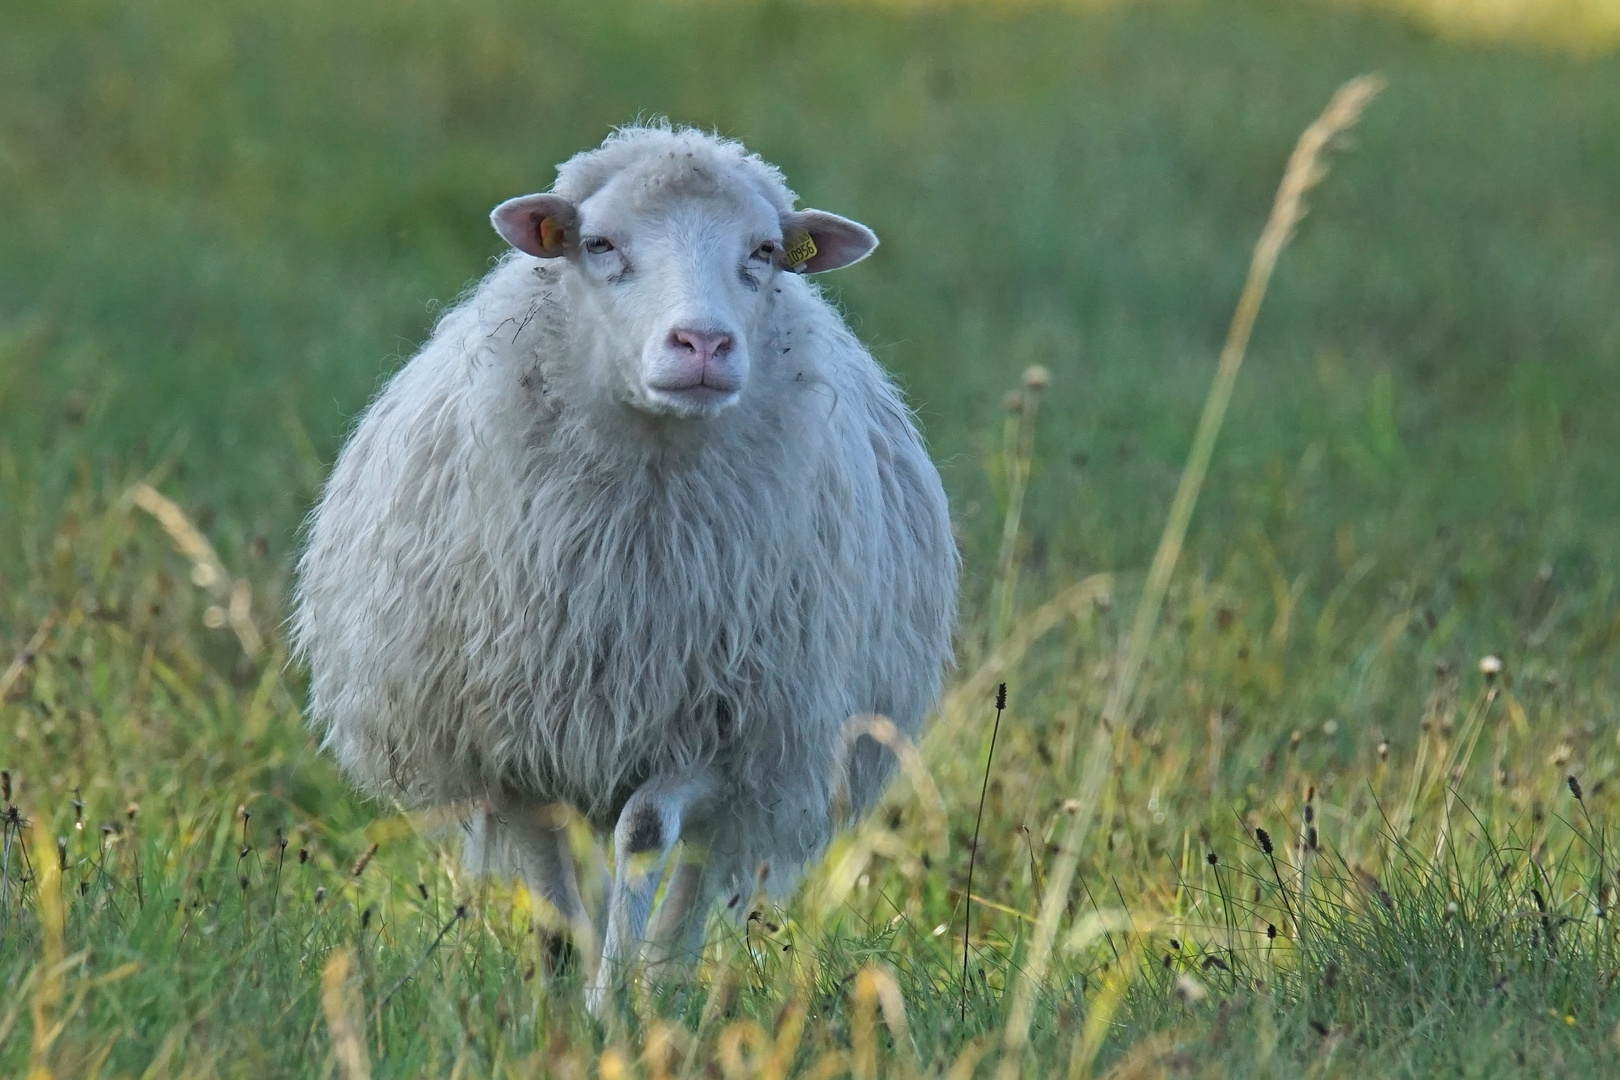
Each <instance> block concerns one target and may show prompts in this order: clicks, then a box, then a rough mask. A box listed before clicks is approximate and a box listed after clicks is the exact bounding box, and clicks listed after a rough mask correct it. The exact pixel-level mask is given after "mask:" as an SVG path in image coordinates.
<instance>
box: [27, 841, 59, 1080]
mask: <svg viewBox="0 0 1620 1080" xmlns="http://www.w3.org/2000/svg"><path fill="white" fill-rule="evenodd" d="M34 820H36V821H43V820H45V819H44V818H39V817H36V818H35V819H34ZM37 849H38V845H36V850H37ZM34 873H35V874H36V875H37V877H38V882H37V884H36V886H35V888H36V890H37V892H36V894H35V906H36V910H37V911H38V913H39V923H40V931H41V937H42V939H43V941H42V944H41V949H40V954H41V955H40V963H39V972H38V981H37V982H36V983H35V984H34V1001H33V1013H34V1042H33V1047H32V1049H31V1051H30V1053H29V1055H28V1080H51V1076H52V1073H51V1069H50V1063H49V1062H50V1053H51V1045H52V1044H53V1043H55V1042H56V1038H57V1036H59V1035H60V1034H61V1033H62V1028H63V1025H65V1024H66V1022H67V1021H66V1020H65V1019H64V1020H56V1019H55V1018H54V1014H55V1012H56V1009H57V1006H58V1005H60V1004H61V1003H62V994H63V991H64V989H65V987H66V976H67V971H66V967H67V965H66V964H65V963H64V962H63V959H62V953H63V911H62V871H61V869H60V868H59V867H58V866H57V863H56V860H55V859H51V858H42V859H39V860H37V862H36V865H35V869H34Z"/></svg>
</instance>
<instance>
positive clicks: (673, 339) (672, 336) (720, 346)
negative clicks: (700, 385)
mask: <svg viewBox="0 0 1620 1080" xmlns="http://www.w3.org/2000/svg"><path fill="white" fill-rule="evenodd" d="M669 344H670V347H671V348H672V349H674V350H675V351H676V352H682V351H688V352H690V353H691V354H692V358H693V359H695V360H696V361H697V362H698V363H700V364H707V363H708V362H709V361H710V360H713V359H714V358H715V357H717V356H724V355H725V353H726V351H727V350H728V349H730V348H731V335H730V334H725V333H719V332H717V331H713V330H685V329H682V330H671V331H670V332H669Z"/></svg>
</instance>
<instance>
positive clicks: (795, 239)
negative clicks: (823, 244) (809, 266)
mask: <svg viewBox="0 0 1620 1080" xmlns="http://www.w3.org/2000/svg"><path fill="white" fill-rule="evenodd" d="M786 243H787V248H786V250H784V251H783V252H782V261H783V262H785V263H787V264H788V265H789V266H803V265H804V264H805V263H807V262H809V261H810V260H811V259H813V258H815V257H816V242H815V241H814V240H812V239H811V238H810V234H809V233H807V232H801V233H797V234H795V235H793V236H789V237H788V238H787V240H786Z"/></svg>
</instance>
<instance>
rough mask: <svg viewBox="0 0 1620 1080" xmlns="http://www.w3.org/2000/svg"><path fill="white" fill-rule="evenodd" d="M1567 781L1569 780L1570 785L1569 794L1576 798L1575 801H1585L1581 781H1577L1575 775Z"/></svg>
mask: <svg viewBox="0 0 1620 1080" xmlns="http://www.w3.org/2000/svg"><path fill="white" fill-rule="evenodd" d="M1567 780H1568V783H1569V793H1570V794H1571V795H1573V796H1575V801H1576V802H1582V801H1584V800H1583V797H1582V795H1581V782H1580V781H1579V780H1577V779H1575V777H1574V775H1573V774H1571V775H1570V776H1569V777H1567Z"/></svg>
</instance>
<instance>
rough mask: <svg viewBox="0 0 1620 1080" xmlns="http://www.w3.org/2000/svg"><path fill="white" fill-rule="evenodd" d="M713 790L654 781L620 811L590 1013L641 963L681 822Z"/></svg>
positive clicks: (696, 783)
mask: <svg viewBox="0 0 1620 1080" xmlns="http://www.w3.org/2000/svg"><path fill="white" fill-rule="evenodd" d="M712 792H713V783H712V781H711V780H710V779H709V778H708V777H707V776H684V777H678V778H660V779H655V780H652V781H649V782H648V783H646V784H644V785H642V787H641V788H639V789H638V790H637V791H636V793H635V794H634V795H632V796H630V800H629V801H628V802H626V803H625V805H624V809H623V810H621V811H620V812H619V822H618V824H617V825H616V826H614V829H613V885H612V888H611V890H610V892H609V894H608V909H607V920H606V922H607V926H606V930H605V933H604V935H603V942H602V962H601V963H600V964H599V965H598V967H597V969H596V974H595V976H594V977H593V978H592V980H591V984H590V986H589V987H588V988H587V989H586V1003H587V1004H588V1005H589V1006H590V1008H591V1011H593V1012H598V1013H599V1012H600V1011H601V1010H602V1007H603V1005H604V1004H605V1003H606V1000H607V993H608V990H609V988H610V987H612V986H613V985H615V984H616V983H617V982H618V981H619V980H620V979H621V978H622V977H623V975H624V974H625V971H626V970H627V969H628V968H629V967H631V966H632V965H633V964H634V963H635V962H636V961H637V960H638V959H639V953H640V949H641V943H642V940H643V937H644V935H645V933H646V929H647V918H648V916H649V915H651V913H652V903H653V896H654V895H655V894H656V893H657V891H658V883H659V881H660V880H661V879H662V878H663V876H664V868H665V866H666V865H668V862H669V856H670V852H672V851H673V850H674V848H675V845H676V844H677V843H678V842H679V841H680V839H681V827H682V824H683V823H684V822H685V821H686V820H687V818H688V817H689V816H690V815H691V814H692V813H693V811H694V810H695V809H696V808H697V806H698V804H699V803H701V802H702V801H704V800H706V799H707V798H708V797H709V796H710V795H711V794H712Z"/></svg>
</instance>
